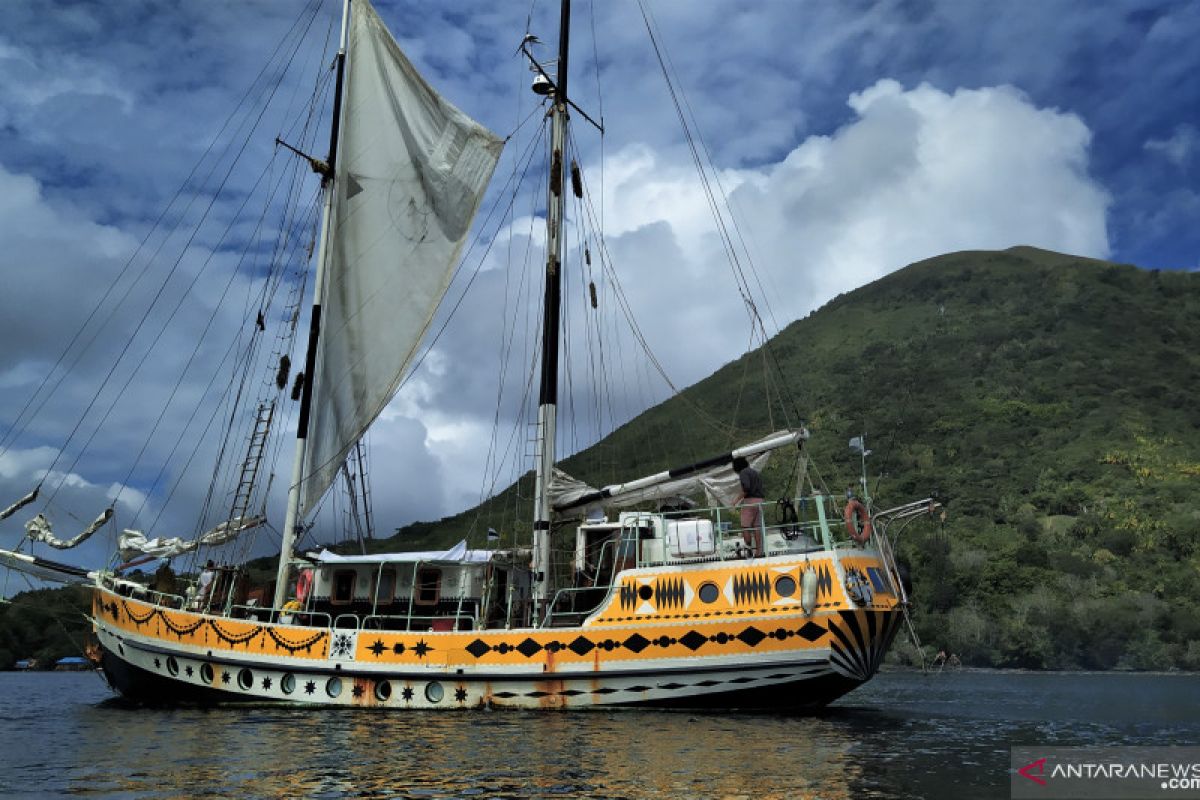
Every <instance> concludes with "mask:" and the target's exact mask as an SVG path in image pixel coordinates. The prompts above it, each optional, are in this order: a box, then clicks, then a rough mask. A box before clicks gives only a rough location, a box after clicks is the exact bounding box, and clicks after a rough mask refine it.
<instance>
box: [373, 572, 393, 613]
mask: <svg viewBox="0 0 1200 800" xmlns="http://www.w3.org/2000/svg"><path fill="white" fill-rule="evenodd" d="M373 595H374V597H375V602H376V603H382V604H385V605H386V604H387V603H390V602H392V600H393V599H394V598H395V597H396V570H394V569H385V570H383V571H382V572H380V573H378V574H377V575H376V576H375V591H374V592H373Z"/></svg>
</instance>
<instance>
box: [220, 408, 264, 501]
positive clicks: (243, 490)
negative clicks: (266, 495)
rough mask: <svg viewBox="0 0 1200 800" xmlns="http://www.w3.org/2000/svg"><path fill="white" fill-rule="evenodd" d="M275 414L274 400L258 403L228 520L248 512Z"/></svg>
mask: <svg viewBox="0 0 1200 800" xmlns="http://www.w3.org/2000/svg"><path fill="white" fill-rule="evenodd" d="M274 416H275V401H274V400H269V401H267V402H265V403H259V405H258V412H257V415H256V416H255V419H254V431H253V432H252V433H251V434H250V445H249V447H247V448H246V460H245V461H243V462H242V473H241V476H240V477H239V478H238V487H237V491H236V492H234V495H233V507H232V508H231V510H230V512H229V521H230V522H233V521H234V520H237V519H239V518H242V519H244V518H245V517H246V516H247V515H248V514H249V512H250V500H251V496H252V495H253V494H254V483H255V481H257V480H258V470H259V468H260V467H261V466H262V461H263V453H264V451H265V450H266V448H267V437H268V435H269V434H270V432H271V420H272V418H274Z"/></svg>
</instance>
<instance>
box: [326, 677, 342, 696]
mask: <svg viewBox="0 0 1200 800" xmlns="http://www.w3.org/2000/svg"><path fill="white" fill-rule="evenodd" d="M341 693H342V679H341V678H330V679H329V680H327V681H325V694H327V695H329V696H330V697H337V696H338V695H339V694H341Z"/></svg>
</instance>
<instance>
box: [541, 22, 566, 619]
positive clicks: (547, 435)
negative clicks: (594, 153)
mask: <svg viewBox="0 0 1200 800" xmlns="http://www.w3.org/2000/svg"><path fill="white" fill-rule="evenodd" d="M570 32H571V0H563V2H562V16H561V19H560V21H559V33H558V75H557V81H556V85H555V87H554V93H553V98H554V105H553V106H552V108H551V110H550V114H551V118H550V181H549V196H548V198H547V200H548V202H547V209H546V294H545V299H544V301H543V306H542V309H543V310H542V381H541V389H540V391H539V393H538V422H537V450H536V469H537V472H536V486H535V488H534V501H533V565H532V566H533V601H534V608H535V610H536V611H537V612H539V613H540V612H541V611H542V610H543V609H544V608H545V604H546V602H547V599H548V595H549V591H550V492H549V488H550V477H551V475H552V472H553V468H554V438H555V424H556V417H557V411H558V340H559V329H558V328H559V305H560V300H561V297H562V270H561V267H562V263H563V235H562V233H563V230H562V227H563V225H562V222H563V211H564V208H565V206H566V195H565V194H564V193H563V189H564V187H565V186H566V180H565V179H566V152H565V150H566V141H567V50H568V43H569V40H570Z"/></svg>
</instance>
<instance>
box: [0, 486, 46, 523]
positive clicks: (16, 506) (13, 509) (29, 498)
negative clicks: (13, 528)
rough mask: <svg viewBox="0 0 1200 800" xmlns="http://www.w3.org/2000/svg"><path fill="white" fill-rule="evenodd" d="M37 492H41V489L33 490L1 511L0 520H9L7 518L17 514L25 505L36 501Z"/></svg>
mask: <svg viewBox="0 0 1200 800" xmlns="http://www.w3.org/2000/svg"><path fill="white" fill-rule="evenodd" d="M39 491H41V487H38V488H37V489H34V490H33V491H32V492H30V493H29V494H27V495H25V496H24V497H22V498H21V499H20V500H18V501H17V502H15V503H13V504H12V505H11V506H9V507H8V508H6V509H4V510H3V511H0V520H6V519H8V518H9V517H11V516H12V515H13V514H15V513H17V512H18V511H20V510H21V509H22V508H24V507H25V506H27V505H29V504H30V503H32V502H33V501H34V500H37V497H38V492H39Z"/></svg>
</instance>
